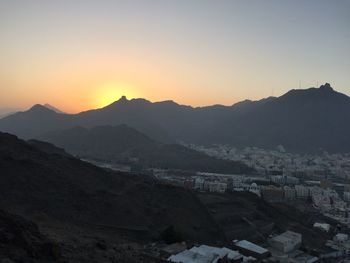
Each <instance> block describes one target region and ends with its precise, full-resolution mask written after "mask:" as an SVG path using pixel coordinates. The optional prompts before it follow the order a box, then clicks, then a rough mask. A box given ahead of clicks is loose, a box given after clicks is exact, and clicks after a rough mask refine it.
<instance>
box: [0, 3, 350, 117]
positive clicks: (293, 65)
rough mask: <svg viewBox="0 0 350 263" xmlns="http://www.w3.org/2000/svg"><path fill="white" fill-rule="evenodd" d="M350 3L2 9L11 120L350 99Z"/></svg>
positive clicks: (4, 103) (1, 54) (2, 81)
mask: <svg viewBox="0 0 350 263" xmlns="http://www.w3.org/2000/svg"><path fill="white" fill-rule="evenodd" d="M349 14H350V1H345V0H344V1H341V0H339V1H322V0H317V1H316V0H308V1H306V0H303V1H298V0H290V1H281V0H276V1H270V0H266V1H262V0H261V1H250V0H248V1H247V0H242V1H234V0H232V1H224V0H221V1H219V0H218V1H214V0H212V1H204V0H197V1H191V0H183V1H180V0H177V1H175V0H174V1H168V0H159V1H147V0H142V1H133V0H129V1H103V0H96V1H89V0H81V1H78V0H57V1H50V0H36V1H34V0H22V1H17V0H0V108H1V107H20V108H27V107H29V106H31V105H32V104H34V103H50V104H52V105H54V106H56V107H58V108H60V109H62V110H65V111H67V112H78V111H81V110H85V109H89V108H96V107H101V106H103V105H105V104H108V103H110V102H112V101H114V100H116V99H118V98H119V97H120V96H121V95H123V94H125V95H126V96H127V97H128V98H134V97H144V98H147V99H149V100H151V101H160V100H166V99H172V100H175V101H177V102H179V103H181V104H190V105H194V106H201V105H210V104H225V105H230V104H233V103H234V102H237V101H240V100H242V99H246V98H248V99H260V98H263V97H267V96H271V95H274V96H278V95H281V94H283V93H284V92H286V91H288V90H289V89H292V88H298V87H299V85H300V86H301V87H302V88H306V87H311V86H316V85H317V83H319V84H322V83H324V82H330V83H331V84H332V86H333V87H334V88H335V89H336V90H338V91H340V92H343V93H346V94H348V95H349V94H350V15H349Z"/></svg>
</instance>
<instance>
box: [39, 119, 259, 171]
mask: <svg viewBox="0 0 350 263" xmlns="http://www.w3.org/2000/svg"><path fill="white" fill-rule="evenodd" d="M39 139H41V140H43V141H47V142H50V143H53V144H54V145H56V146H59V147H62V148H64V149H66V150H67V151H68V152H69V153H71V154H74V155H76V156H79V157H81V158H83V159H90V160H99V161H101V160H102V161H104V162H118V163H124V164H128V165H137V166H140V165H141V166H143V167H156V168H165V169H181V170H187V171H202V172H213V173H215V172H216V173H230V174H249V173H252V172H254V170H253V169H251V168H249V167H248V166H246V165H244V164H243V163H241V162H234V161H226V160H220V159H216V158H213V157H210V156H208V155H206V154H203V153H200V152H198V151H195V150H192V149H189V148H187V147H185V146H182V145H179V144H166V143H161V142H157V141H155V140H153V139H151V138H149V137H148V136H146V135H145V134H143V133H141V132H139V131H137V130H135V129H133V128H131V127H128V126H127V125H117V126H96V127H93V128H90V129H87V128H82V127H74V128H70V129H66V130H59V131H54V132H48V133H46V134H44V135H42V136H40V137H39Z"/></svg>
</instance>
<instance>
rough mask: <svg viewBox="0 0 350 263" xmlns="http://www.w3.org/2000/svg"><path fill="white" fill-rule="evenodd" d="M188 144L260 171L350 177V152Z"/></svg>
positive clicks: (310, 175)
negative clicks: (292, 150) (308, 151)
mask: <svg viewBox="0 0 350 263" xmlns="http://www.w3.org/2000/svg"><path fill="white" fill-rule="evenodd" d="M185 145H186V146H187V147H189V148H192V149H195V150H197V151H200V152H203V153H205V154H207V155H209V156H213V157H216V158H219V159H225V160H231V161H241V162H243V163H245V164H246V165H248V166H250V167H252V168H254V169H255V170H256V171H257V172H258V174H262V175H264V174H266V175H268V174H274V173H277V174H281V173H283V174H284V175H292V176H296V177H299V178H300V177H301V178H308V177H309V178H315V179H322V178H325V177H328V178H338V179H350V154H349V153H347V154H329V153H327V152H325V151H323V152H320V153H319V154H303V155H301V154H296V153H289V152H286V151H285V149H284V148H283V146H278V147H277V148H276V150H267V149H261V148H257V147H246V148H244V149H237V148H235V147H232V146H227V145H213V146H210V147H204V146H198V145H194V144H185Z"/></svg>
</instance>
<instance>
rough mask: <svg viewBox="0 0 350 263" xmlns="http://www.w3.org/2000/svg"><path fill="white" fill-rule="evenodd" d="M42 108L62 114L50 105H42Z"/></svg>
mask: <svg viewBox="0 0 350 263" xmlns="http://www.w3.org/2000/svg"><path fill="white" fill-rule="evenodd" d="M44 107H45V108H47V109H49V110H52V111H54V112H56V113H64V112H63V111H61V110H59V109H57V108H56V107H54V106H52V105H50V104H48V103H46V104H44Z"/></svg>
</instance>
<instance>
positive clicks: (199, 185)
mask: <svg viewBox="0 0 350 263" xmlns="http://www.w3.org/2000/svg"><path fill="white" fill-rule="evenodd" d="M194 189H195V190H199V191H203V190H204V179H203V178H200V177H198V178H196V179H195V180H194Z"/></svg>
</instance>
